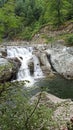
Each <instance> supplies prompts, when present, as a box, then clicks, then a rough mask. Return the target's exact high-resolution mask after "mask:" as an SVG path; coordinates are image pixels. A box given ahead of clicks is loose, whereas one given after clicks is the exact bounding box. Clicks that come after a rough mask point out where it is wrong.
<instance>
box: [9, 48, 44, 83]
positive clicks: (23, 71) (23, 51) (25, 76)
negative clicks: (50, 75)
mask: <svg viewBox="0 0 73 130" xmlns="http://www.w3.org/2000/svg"><path fill="white" fill-rule="evenodd" d="M32 52H33V47H8V48H7V57H8V58H14V57H17V58H18V59H19V60H20V62H21V67H20V69H19V72H18V74H17V80H19V81H20V80H27V81H30V82H31V83H33V82H34V79H37V78H41V77H42V76H43V72H42V70H41V68H40V63H39V59H38V58H37V57H36V56H35V55H33V54H32ZM31 59H32V61H33V63H34V74H33V76H31V74H30V70H29V67H28V63H29V61H30V60H31Z"/></svg>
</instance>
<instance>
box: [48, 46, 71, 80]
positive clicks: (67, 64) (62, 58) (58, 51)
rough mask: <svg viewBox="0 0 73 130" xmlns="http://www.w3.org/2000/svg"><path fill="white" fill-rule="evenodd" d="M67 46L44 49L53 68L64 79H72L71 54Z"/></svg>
mask: <svg viewBox="0 0 73 130" xmlns="http://www.w3.org/2000/svg"><path fill="white" fill-rule="evenodd" d="M69 49H71V48H67V47H63V48H51V49H48V50H46V54H47V55H48V56H49V55H50V61H51V65H52V66H53V68H54V70H55V71H56V72H57V73H59V74H60V75H62V76H64V77H65V78H66V79H73V55H72V54H70V53H69Z"/></svg>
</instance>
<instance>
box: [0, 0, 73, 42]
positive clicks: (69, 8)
mask: <svg viewBox="0 0 73 130" xmlns="http://www.w3.org/2000/svg"><path fill="white" fill-rule="evenodd" d="M69 20H73V0H0V40H1V39H12V40H13V39H22V40H30V39H31V38H32V36H33V35H34V34H35V33H36V32H37V31H38V30H39V29H40V28H41V27H42V26H43V25H46V24H51V25H52V26H53V25H54V26H56V27H59V26H60V25H62V24H63V23H64V22H66V21H69Z"/></svg>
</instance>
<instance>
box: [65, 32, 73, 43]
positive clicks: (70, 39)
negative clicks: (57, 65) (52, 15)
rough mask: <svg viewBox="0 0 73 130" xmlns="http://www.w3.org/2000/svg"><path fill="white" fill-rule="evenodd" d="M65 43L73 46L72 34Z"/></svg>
mask: <svg viewBox="0 0 73 130" xmlns="http://www.w3.org/2000/svg"><path fill="white" fill-rule="evenodd" d="M66 41H67V43H68V44H69V45H73V34H71V35H69V36H68V37H67V38H66Z"/></svg>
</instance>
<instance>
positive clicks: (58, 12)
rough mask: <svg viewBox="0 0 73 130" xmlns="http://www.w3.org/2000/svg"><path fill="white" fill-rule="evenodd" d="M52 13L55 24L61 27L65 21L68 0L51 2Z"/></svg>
mask: <svg viewBox="0 0 73 130" xmlns="http://www.w3.org/2000/svg"><path fill="white" fill-rule="evenodd" d="M50 13H51V14H52V20H53V21H54V22H53V23H54V24H55V25H57V26H58V27H59V26H60V25H61V24H62V23H63V22H64V20H65V15H66V0H52V1H51V2H50Z"/></svg>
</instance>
